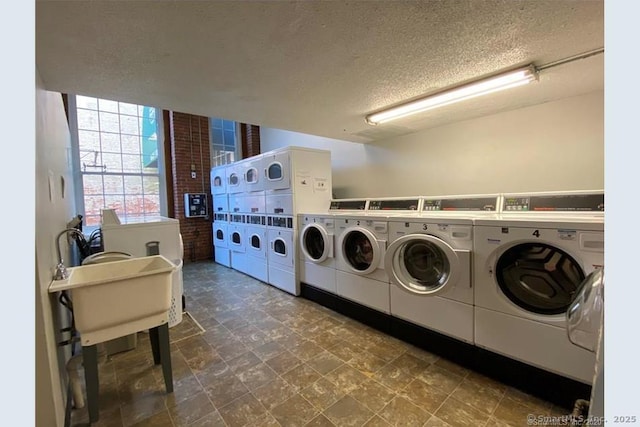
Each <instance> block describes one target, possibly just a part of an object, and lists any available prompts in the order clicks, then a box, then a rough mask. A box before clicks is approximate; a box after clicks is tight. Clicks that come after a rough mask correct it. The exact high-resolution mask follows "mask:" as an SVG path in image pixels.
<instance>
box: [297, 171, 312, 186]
mask: <svg viewBox="0 0 640 427" xmlns="http://www.w3.org/2000/svg"><path fill="white" fill-rule="evenodd" d="M296 179H297V180H298V184H300V185H311V183H310V181H311V175H308V174H306V173H298V174H297V175H296Z"/></svg>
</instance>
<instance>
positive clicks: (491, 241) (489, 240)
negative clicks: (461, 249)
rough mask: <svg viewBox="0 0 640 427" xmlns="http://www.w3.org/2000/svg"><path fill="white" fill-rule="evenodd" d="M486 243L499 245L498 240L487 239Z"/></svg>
mask: <svg viewBox="0 0 640 427" xmlns="http://www.w3.org/2000/svg"><path fill="white" fill-rule="evenodd" d="M487 243H489V244H490V245H499V244H500V239H487Z"/></svg>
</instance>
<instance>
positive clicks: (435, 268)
mask: <svg viewBox="0 0 640 427" xmlns="http://www.w3.org/2000/svg"><path fill="white" fill-rule="evenodd" d="M396 256H397V259H398V260H399V262H398V263H397V267H398V268H399V273H400V274H399V276H400V279H401V280H402V283H401V284H402V285H403V286H404V287H405V288H407V289H408V290H410V291H419V292H423V293H432V292H436V291H438V290H439V289H441V288H442V287H443V286H444V285H445V284H446V283H447V280H448V279H449V277H450V275H451V265H450V263H449V258H448V257H447V254H445V252H444V251H443V250H442V249H441V248H440V247H438V246H437V245H436V244H434V243H432V242H429V241H424V240H411V241H409V242H407V243H405V244H404V245H402V247H401V248H400V249H399V250H398V253H397V254H396Z"/></svg>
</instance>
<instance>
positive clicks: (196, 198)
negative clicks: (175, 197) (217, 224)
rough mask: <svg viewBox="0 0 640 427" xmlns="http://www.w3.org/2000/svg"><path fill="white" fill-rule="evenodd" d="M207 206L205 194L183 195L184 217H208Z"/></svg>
mask: <svg viewBox="0 0 640 427" xmlns="http://www.w3.org/2000/svg"><path fill="white" fill-rule="evenodd" d="M207 206H208V203H207V194H206V193H185V194H184V215H185V216H186V217H187V218H202V217H207V216H209V212H208V211H207Z"/></svg>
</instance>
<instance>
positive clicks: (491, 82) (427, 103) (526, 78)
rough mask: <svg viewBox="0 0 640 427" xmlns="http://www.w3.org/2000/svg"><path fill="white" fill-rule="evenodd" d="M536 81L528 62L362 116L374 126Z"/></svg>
mask: <svg viewBox="0 0 640 427" xmlns="http://www.w3.org/2000/svg"><path fill="white" fill-rule="evenodd" d="M535 80H538V71H537V69H536V67H535V66H533V65H528V66H526V67H524V68H519V69H517V70H512V71H507V72H506V73H502V74H498V75H495V76H492V77H488V78H486V79H482V80H478V81H475V82H472V83H468V84H465V85H462V86H458V87H455V88H452V89H449V90H445V91H443V92H438V93H435V94H433V95H429V96H425V97H424V98H419V99H416V100H415V101H410V102H405V103H404V104H400V105H397V106H395V107H391V108H387V109H385V110H382V111H379V112H377V113H373V114H369V115H368V116H367V117H366V121H367V123H369V124H370V125H378V124H381V123H386V122H390V121H391V120H396V119H400V118H402V117H406V116H409V115H411V114H416V113H422V112H423V111H428V110H432V109H434V108H438V107H443V106H445V105H449V104H454V103H456V102H460V101H464V100H466V99H471V98H476V97H478V96H482V95H487V94H489V93H493V92H498V91H501V90H505V89H509V88H512V87H517V86H522V85H526V84H528V83H531V82H533V81H535Z"/></svg>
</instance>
